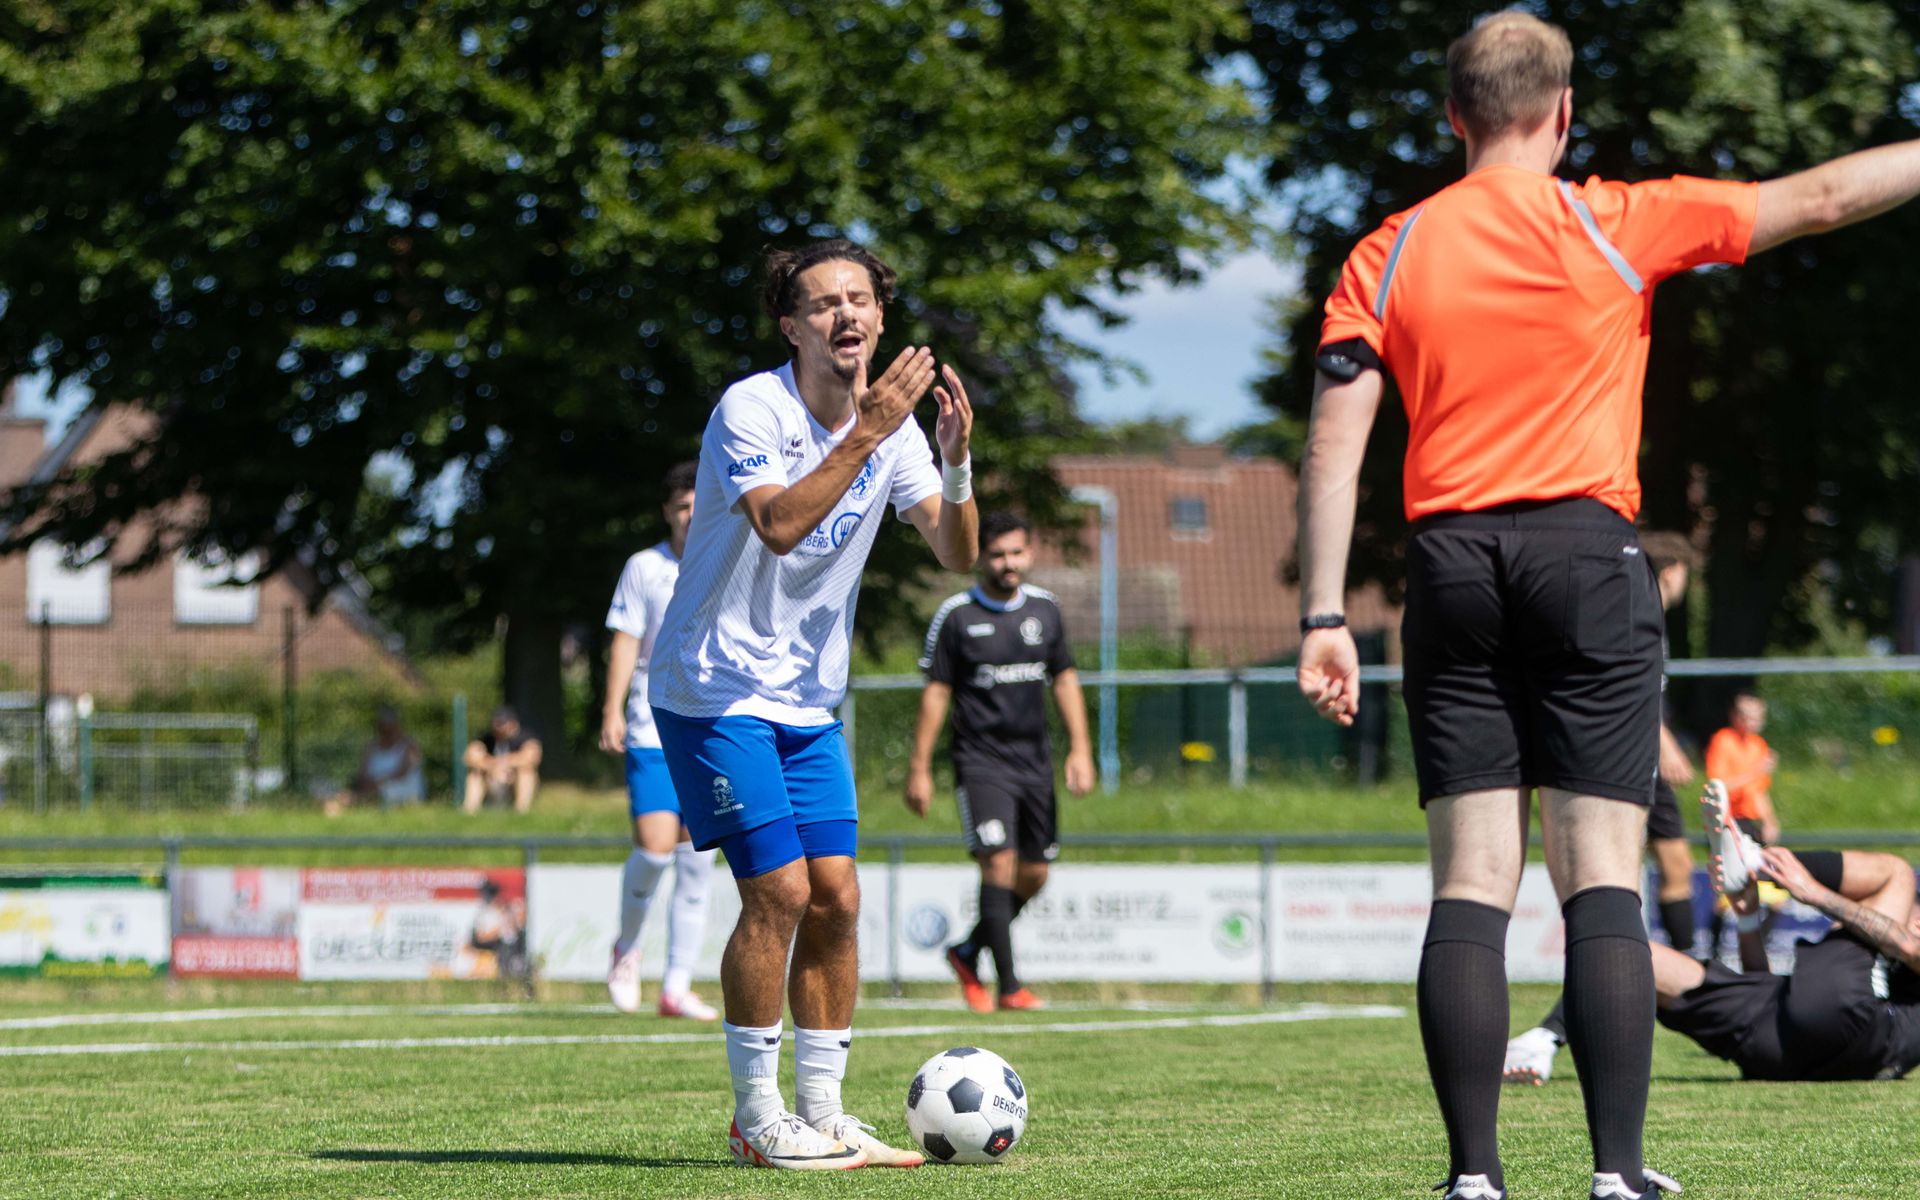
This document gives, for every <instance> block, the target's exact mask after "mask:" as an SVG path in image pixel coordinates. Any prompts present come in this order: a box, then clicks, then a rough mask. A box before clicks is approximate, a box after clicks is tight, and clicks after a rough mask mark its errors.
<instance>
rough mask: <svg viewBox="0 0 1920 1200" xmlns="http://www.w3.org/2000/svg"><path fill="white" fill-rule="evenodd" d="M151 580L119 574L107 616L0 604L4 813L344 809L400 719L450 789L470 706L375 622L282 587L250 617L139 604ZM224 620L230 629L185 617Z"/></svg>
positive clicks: (264, 591)
mask: <svg viewBox="0 0 1920 1200" xmlns="http://www.w3.org/2000/svg"><path fill="white" fill-rule="evenodd" d="M142 579H143V577H142V576H134V577H132V580H131V581H130V582H125V583H122V582H121V581H119V579H118V577H116V580H115V582H114V584H113V589H112V591H111V593H109V594H110V596H111V599H112V603H111V604H108V605H101V604H92V605H76V604H73V603H68V604H66V605H64V606H62V605H61V604H58V603H55V602H54V601H52V600H46V601H43V602H42V603H41V604H40V606H39V607H38V609H37V611H34V612H32V613H29V612H28V611H27V609H26V608H25V607H24V606H21V605H15V606H12V607H11V608H9V606H7V605H6V604H4V603H0V804H5V805H9V806H14V807H16V808H19V807H26V808H31V809H35V810H44V809H49V808H68V807H82V808H84V807H91V806H93V805H101V806H105V807H111V808H129V807H131V808H152V807H169V806H179V805H186V806H202V807H204V806H215V805H241V804H249V803H254V802H256V801H268V800H274V801H292V802H296V803H304V802H307V801H309V800H315V799H322V798H327V797H331V796H334V795H337V794H339V793H340V792H342V791H343V790H344V789H346V788H347V787H348V786H349V785H350V784H351V783H352V781H353V779H354V776H355V775H356V773H357V772H358V770H359V767H360V764H361V758H362V754H363V752H364V750H365V747H366V745H367V743H368V740H369V738H370V736H371V735H372V732H373V725H374V720H375V716H376V714H377V713H378V712H379V710H380V709H381V708H382V707H386V706H391V707H393V708H394V709H396V710H397V711H398V713H399V714H400V717H401V721H402V725H403V727H404V728H405V729H406V731H407V733H408V734H409V736H411V737H412V738H413V739H414V740H415V741H416V742H417V743H418V744H419V745H420V747H421V750H422V757H423V770H424V775H425V785H426V790H427V794H428V795H429V796H432V797H436V798H444V797H448V796H451V795H452V794H453V791H454V786H455V776H456V774H457V771H458V763H457V759H458V757H459V755H458V750H457V748H456V746H455V743H456V741H458V742H461V743H464V738H465V735H466V732H467V731H466V729H465V722H464V705H463V704H462V703H457V702H456V693H454V692H451V691H449V690H447V689H445V688H434V687H431V686H429V685H428V684H427V683H426V682H425V681H424V680H423V679H422V678H420V677H419V675H418V674H417V673H416V672H415V670H414V668H413V666H412V664H411V663H410V662H409V661H408V660H407V659H406V658H405V657H404V656H402V655H401V654H399V653H398V652H397V650H396V649H395V645H394V642H393V639H392V637H391V635H390V634H387V633H385V632H384V631H382V630H380V629H379V628H378V627H377V626H376V625H374V624H373V623H372V622H371V621H370V620H369V619H367V618H366V617H365V616H364V614H362V613H360V612H358V611H357V610H355V609H353V608H352V607H351V606H350V605H346V604H343V603H338V602H334V601H329V602H328V603H326V604H323V605H322V607H321V608H319V609H318V610H310V609H309V608H308V606H307V605H306V604H305V603H304V602H302V603H298V604H292V603H289V604H281V605H279V606H277V607H271V608H269V607H267V606H265V604H264V600H265V598H266V597H267V596H268V595H269V594H272V593H274V590H275V589H274V587H273V585H272V584H271V583H268V584H262V585H260V591H261V597H260V601H261V602H259V603H256V604H254V605H252V606H247V605H240V606H233V605H229V606H228V607H227V608H225V609H213V608H207V607H205V606H202V607H199V608H196V607H193V606H191V605H189V604H185V603H175V604H174V605H173V606H172V607H167V606H165V605H157V604H150V603H143V602H142V596H143V592H142V590H141V589H142V587H143V586H144V584H143V583H142V582H141V581H142ZM146 583H151V580H146ZM6 591H7V589H5V588H4V587H0V596H4V594H5V592H6ZM183 599H184V597H183V596H181V595H176V596H175V597H174V600H175V601H177V602H178V601H182V600H183ZM211 616H222V617H224V618H225V619H224V620H221V621H214V620H211V619H206V620H201V619H188V618H198V617H211ZM456 726H458V727H456Z"/></svg>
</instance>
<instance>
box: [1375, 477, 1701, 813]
mask: <svg viewBox="0 0 1920 1200" xmlns="http://www.w3.org/2000/svg"><path fill="white" fill-rule="evenodd" d="M1663 630H1664V618H1663V616H1662V613H1661V607H1660V592H1659V589H1658V587H1657V586H1656V585H1655V582H1654V575H1653V568H1652V566H1651V564H1649V563H1648V561H1647V556H1646V555H1645V554H1644V553H1642V552H1641V549H1640V543H1639V539H1638V538H1637V537H1636V536H1635V534H1634V530H1633V525H1632V524H1631V523H1630V522H1628V521H1627V520H1626V518H1624V517H1622V516H1620V514H1618V513H1616V512H1614V511H1613V510H1612V509H1610V508H1608V507H1607V506H1605V505H1604V504H1601V503H1600V502H1599V501H1597V500H1584V499H1582V500H1559V501H1553V502H1549V503H1538V504H1532V503H1530V504H1515V505H1503V506H1501V507H1500V508H1498V509H1490V510H1487V511H1485V512H1473V513H1443V514H1440V515H1437V516H1432V517H1424V518H1422V519H1421V520H1419V521H1417V522H1415V524H1414V533H1413V539H1412V541H1411V542H1410V543H1409V545H1408V549H1407V608H1406V618H1405V621H1404V623H1403V625H1402V634H1401V640H1402V642H1403V643H1404V645H1405V647H1406V697H1407V716H1408V723H1409V724H1410V725H1411V727H1412V732H1413V759H1414V770H1415V773H1416V774H1417V775H1418V777H1419V780H1420V802H1421V803H1422V804H1425V803H1426V802H1427V801H1429V800H1432V799H1434V798H1436V797H1439V796H1452V795H1457V794H1459V793H1461V792H1472V791H1479V790H1482V789H1485V788H1501V787H1523V788H1549V787H1550V788H1561V789H1564V790H1566V791H1570V792H1576V793H1579V794H1582V795H1589V796H1604V797H1607V798H1609V799H1614V800H1625V801H1629V802H1631V803H1634V804H1650V803H1651V802H1652V800H1653V780H1654V776H1655V767H1656V764H1657V762H1658V760H1659V750H1660V672H1661V667H1662V665H1663V663H1662V653H1661V639H1662V633H1663Z"/></svg>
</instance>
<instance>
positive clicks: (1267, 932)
mask: <svg viewBox="0 0 1920 1200" xmlns="http://www.w3.org/2000/svg"><path fill="white" fill-rule="evenodd" d="M1272 912H1273V842H1272V840H1271V839H1268V840H1266V841H1262V842H1261V843H1260V1003H1262V1004H1272V1003H1273V999H1274V986H1273V981H1274V975H1275V973H1276V972H1275V969H1274V961H1273V935H1274V933H1275V932H1276V931H1275V930H1274V928H1273V919H1272V916H1271V915H1270V914H1271V913H1272Z"/></svg>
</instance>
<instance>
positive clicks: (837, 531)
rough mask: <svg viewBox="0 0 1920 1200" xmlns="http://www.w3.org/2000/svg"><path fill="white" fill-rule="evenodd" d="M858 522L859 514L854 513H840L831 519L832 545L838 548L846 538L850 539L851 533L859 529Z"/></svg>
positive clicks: (859, 519)
mask: <svg viewBox="0 0 1920 1200" xmlns="http://www.w3.org/2000/svg"><path fill="white" fill-rule="evenodd" d="M860 521H861V516H860V514H859V513H854V512H850V513H841V514H840V515H839V516H837V517H835V518H834V519H833V533H832V535H831V536H832V538H833V544H834V545H835V546H839V545H841V544H842V543H844V542H845V541H846V540H847V539H848V538H850V537H852V536H853V531H854V530H856V529H858V528H860Z"/></svg>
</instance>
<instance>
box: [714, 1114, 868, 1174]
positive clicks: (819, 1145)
mask: <svg viewBox="0 0 1920 1200" xmlns="http://www.w3.org/2000/svg"><path fill="white" fill-rule="evenodd" d="M727 1147H728V1149H730V1150H732V1151H733V1161H735V1162H737V1163H739V1164H740V1165H741V1166H744V1167H775V1168H778V1169H780V1170H784V1171H850V1170H852V1169H853V1168H855V1167H864V1166H866V1165H867V1155H866V1152H865V1151H863V1150H858V1149H855V1148H854V1147H852V1146H849V1145H847V1144H846V1143H845V1142H840V1141H836V1140H834V1139H833V1138H830V1137H828V1136H827V1135H826V1134H824V1133H821V1132H820V1131H819V1130H817V1129H815V1128H814V1127H813V1126H811V1125H809V1124H807V1123H806V1122H805V1121H802V1120H801V1119H800V1118H799V1117H797V1116H795V1115H794V1114H792V1113H781V1114H780V1115H779V1116H777V1117H775V1118H774V1119H773V1120H772V1121H770V1122H768V1123H767V1126H766V1128H765V1129H762V1130H761V1131H760V1132H759V1133H757V1134H755V1135H754V1136H753V1137H748V1136H747V1135H745V1134H743V1133H741V1132H740V1122H739V1121H735V1122H734V1123H733V1125H732V1127H731V1128H729V1129H728V1130H727Z"/></svg>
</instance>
